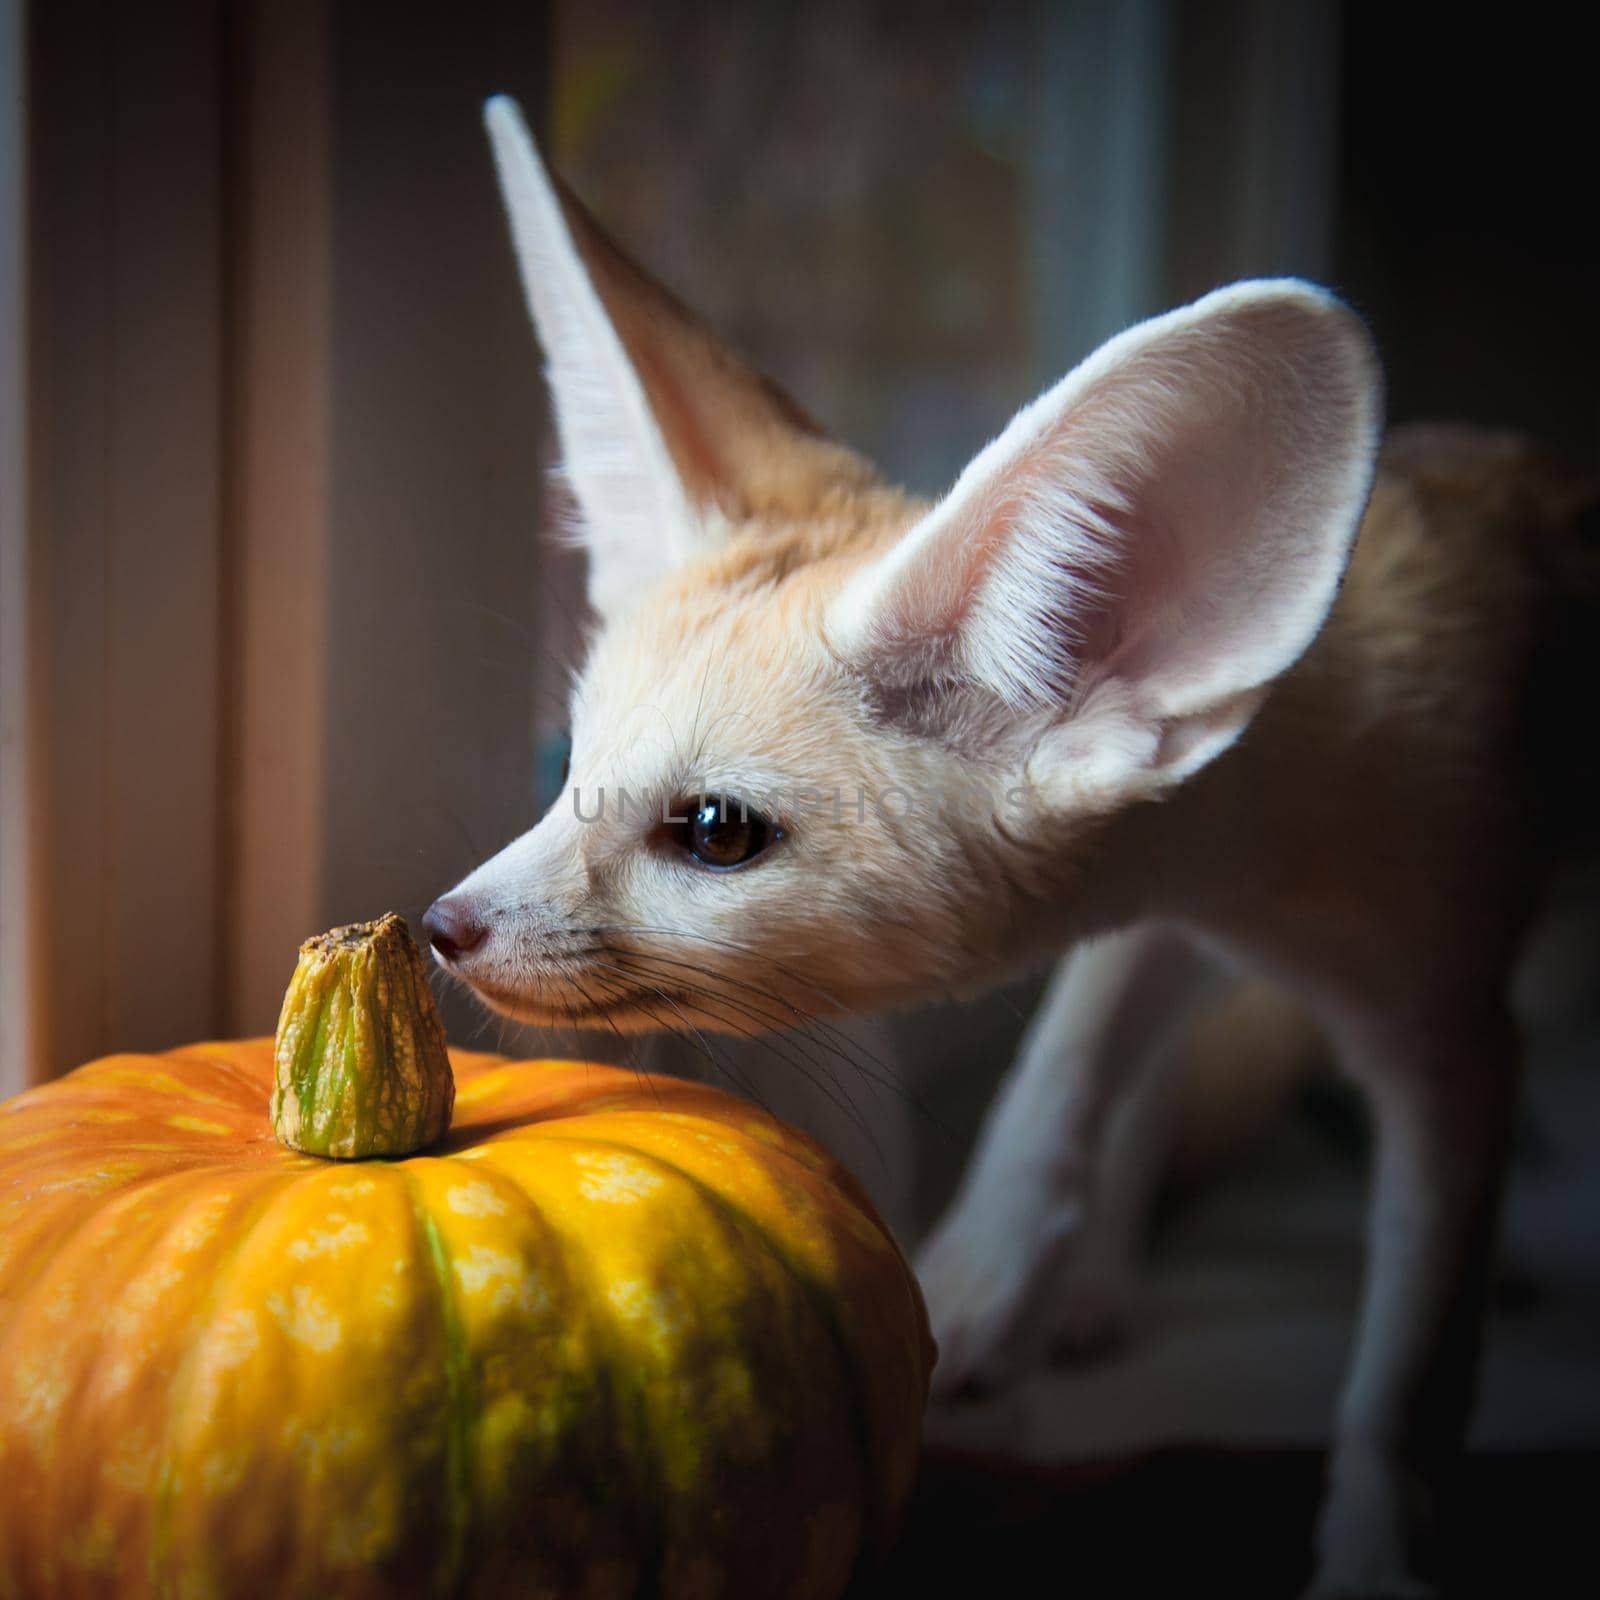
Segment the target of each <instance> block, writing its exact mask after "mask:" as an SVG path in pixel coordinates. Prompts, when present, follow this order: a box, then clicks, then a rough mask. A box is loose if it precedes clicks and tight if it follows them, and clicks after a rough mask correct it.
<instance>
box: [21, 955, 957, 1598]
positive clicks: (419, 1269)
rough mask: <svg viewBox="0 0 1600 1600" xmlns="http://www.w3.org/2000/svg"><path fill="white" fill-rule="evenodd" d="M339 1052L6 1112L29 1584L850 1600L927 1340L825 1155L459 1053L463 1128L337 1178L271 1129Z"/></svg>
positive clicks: (59, 1093)
mask: <svg viewBox="0 0 1600 1600" xmlns="http://www.w3.org/2000/svg"><path fill="white" fill-rule="evenodd" d="M303 967H304V963H303ZM310 987H311V988H312V989H316V987H317V986H315V985H311V986H310ZM333 989H337V985H334V986H333ZM356 989H359V985H357V986H356ZM356 989H352V990H351V991H350V993H351V994H353V993H356ZM331 992H332V991H331V990H330V988H329V986H328V985H323V986H322V987H321V989H320V990H317V993H316V994H315V995H313V996H312V998H311V999H310V1000H309V1001H307V1002H306V1003H307V1004H309V1005H311V1006H313V1007H316V1006H327V1005H332V1004H333V1003H334V1002H332V1001H330V999H329V996H330V993H331ZM424 992H425V986H424ZM291 994H293V989H291ZM349 998H350V996H349V994H347V995H346V1000H347V1001H349ZM356 998H357V1000H359V998H360V997H359V994H357V995H356ZM429 1004H430V1005H431V1002H429ZM291 1009H292V1008H291V1007H289V1006H287V1005H286V1008H285V1010H286V1018H288V1019H289V1020H290V1021H293V1017H291V1016H290V1012H291ZM335 1009H337V1007H335ZM341 1015H342V1016H343V1018H344V1019H345V1022H346V1023H347V1024H349V1026H350V1027H351V1028H353V1027H354V1026H355V1023H356V1021H358V1020H359V1018H360V1015H361V1006H360V1005H359V1004H356V1003H354V1002H351V1003H345V1004H344V1008H343V1011H342V1013H341ZM424 1031H426V1030H425V1029H424ZM322 1032H323V1036H324V1042H325V1043H327V1042H328V1041H329V1040H332V1041H333V1042H334V1043H335V1044H337V1043H338V1037H339V1030H338V1027H337V1026H333V1025H331V1024H328V1023H327V1020H326V1018H324V1024H323V1025H322ZM380 1032H381V1030H380ZM346 1037H347V1038H348V1037H353V1034H347V1035H346ZM367 1037H368V1038H369V1040H370V1038H371V1037H372V1030H371V1028H368V1029H367ZM283 1038H284V1029H283V1028H282V1027H280V1034H279V1043H280V1046H281V1044H282V1041H283ZM328 1053H329V1055H330V1056H334V1057H338V1058H339V1059H340V1060H341V1061H342V1062H343V1069H350V1070H355V1075H356V1078H357V1079H361V1074H362V1072H363V1071H365V1070H367V1069H368V1068H369V1067H371V1066H372V1062H371V1060H366V1061H363V1060H362V1059H360V1058H359V1057H360V1053H359V1052H357V1053H356V1055H351V1054H349V1053H348V1052H346V1053H344V1054H343V1055H341V1054H340V1051H339V1050H338V1049H330V1050H329V1052H328ZM378 1053H379V1054H380V1055H381V1054H382V1051H381V1050H380V1051H379V1052H378ZM368 1054H369V1056H370V1054H371V1052H370V1051H369V1052H368ZM398 1055H399V1057H403V1058H405V1062H409V1063H410V1065H411V1066H413V1067H414V1066H415V1058H414V1056H413V1057H406V1056H405V1051H404V1050H403V1049H402V1050H401V1051H399V1052H398ZM307 1059H308V1058H307V1057H306V1056H305V1054H304V1052H302V1053H301V1054H300V1055H299V1056H298V1057H297V1056H296V1055H295V1052H294V1051H293V1050H292V1049H291V1050H287V1051H284V1050H281V1049H280V1052H279V1055H278V1059H277V1060H276V1061H275V1055H274V1042H273V1041H272V1040H270V1039H258V1040H246V1041H243V1042H232V1043H213V1044H199V1045H194V1046H191V1047H188V1048H184V1049H177V1050H172V1051H169V1052H167V1053H166V1054H163V1055H118V1056H110V1057H107V1058H105V1059H103V1060H100V1061H96V1062H92V1063H90V1064H89V1065H88V1066H85V1067H80V1068H79V1069H78V1070H77V1071H76V1072H73V1073H71V1074H69V1075H68V1076H67V1077H65V1078H63V1079H60V1080H58V1081H57V1082H55V1083H52V1084H48V1085H45V1086H43V1087H40V1088H37V1089H33V1090H31V1091H29V1092H27V1093H25V1094H22V1095H20V1096H18V1097H16V1098H15V1099H13V1100H11V1101H9V1102H7V1103H6V1104H5V1105H4V1106H0V1472H3V1474H4V1482H5V1489H4V1491H3V1493H0V1596H34V1595H46V1594H48V1595H84V1596H89V1595H96V1596H98V1595H107V1596H111V1595H114V1596H117V1597H119V1600H124V1597H131V1596H137V1595H163V1596H166V1595H171V1596H177V1597H183V1600H191V1597H201V1596H219V1597H229V1600H232V1597H235V1596H272V1597H279V1596H296V1595H305V1596H317V1597H319V1600H322V1597H327V1596H352V1597H359V1596H374V1597H376V1596H391V1595H508V1596H510V1595H515V1596H519V1597H532V1596H569V1595H570V1596H584V1597H596V1600H598V1597H602V1596H611V1595H617V1596H627V1595H637V1594H644V1593H648V1594H651V1595H659V1596H662V1597H672V1596H707V1597H710V1596H728V1597H736V1600H749V1597H756V1596H759V1597H765V1596H774V1597H776V1596H795V1597H825V1596H833V1595H837V1594H838V1593H839V1592H840V1591H841V1590H842V1589H843V1588H844V1587H845V1585H846V1584H847V1582H848V1581H849V1579H850V1575H851V1573H852V1571H854V1570H856V1569H858V1568H859V1567H860V1565H861V1564H862V1563H863V1562H864V1561H865V1562H868V1563H870V1562H871V1561H873V1560H874V1559H875V1558H876V1556H877V1555H878V1554H879V1553H880V1552H881V1551H882V1550H883V1549H884V1548H885V1546H886V1544H887V1543H888V1542H889V1541H890V1540H891V1538H892V1536H893V1534H894V1532H895V1530H896V1526H897V1523H898V1522H899V1520H900V1518H901V1515H902V1513H903V1510H904V1507H905V1503H906V1499H907V1497H908V1494H909V1490H910V1485H911V1481H912V1477H913V1474H914V1469H915V1461H916V1455H917V1449H918V1443H919V1431H920V1425H921V1414H922V1409H923V1404H924V1401H925V1398H926V1392H927V1379H928V1373H929V1370H930V1368H931V1366H932V1361H933V1347H932V1342H931V1340H930V1338H929V1334H928V1328H927V1320H926V1316H925V1313H924V1311H923V1307H922V1302H921V1299H920V1296H919V1294H918V1292H917V1289H916V1285H915V1282H914V1279H913V1278H912V1276H911V1274H910V1271H909V1269H908V1268H907V1266H906V1264H905V1262H904V1260H903V1259H902V1257H901V1255H900V1253H899V1251H898V1250H897V1249H896V1247H895V1244H894V1241H893V1240H892V1238H891V1236H890V1234H889V1232H888V1230H887V1229H886V1227H885V1225H884V1224H883V1223H882V1222H881V1221H880V1219H879V1218H878V1217H877V1215H876V1214H875V1212H874V1211H873V1209H872V1206H871V1205H870V1203H869V1202H868V1201H867V1199H866V1197H865V1196H864V1194H863V1193H862V1191H861V1190H860V1188H859V1187H858V1186H857V1184H856V1183H855V1182H854V1181H853V1179H852V1178H851V1177H850V1176H849V1174H848V1173H846V1172H845V1171H844V1170H843V1169H842V1168H841V1167H840V1166H839V1165H838V1164H837V1163H836V1162H835V1161H833V1160H832V1159H831V1158H830V1157H829V1156H828V1155H827V1154H826V1153H825V1152H824V1151H823V1150H822V1149H821V1148H819V1147H818V1146H817V1145H815V1144H814V1143H812V1142H811V1141H810V1140H808V1139H807V1138H805V1137H804V1136H802V1135H801V1134H799V1133H797V1132H794V1131H793V1130H791V1129H788V1128H786V1127H785V1126H783V1125H782V1124H780V1123H779V1122H778V1121H776V1120H775V1119H774V1118H772V1117H771V1116H768V1115H766V1114H765V1113H764V1112H762V1111H760V1110H757V1109H754V1108H753V1107H752V1106H750V1105H749V1104H747V1103H746V1102H744V1101H741V1100H739V1099H736V1098H734V1097H733V1096H731V1095H727V1094H724V1093H722V1092H720V1091H718V1090H715V1089H712V1088H709V1087H705V1086H702V1085H697V1084H691V1083H687V1082H680V1081H677V1080H673V1079H666V1078H659V1077H655V1078H646V1077H640V1076H638V1075H636V1074H634V1073H631V1072H627V1071H622V1070H619V1069H615V1068H610V1067H602V1066H597V1065H592V1064H588V1063H583V1062H573V1061H508V1060H504V1059H502V1058H499V1057H496V1056H490V1055H483V1054H477V1053H473V1052H468V1051H459V1050H458V1051H452V1052H450V1056H449V1062H448V1065H449V1066H450V1067H451V1068H452V1069H453V1073H454V1085H455V1087H454V1095H455V1120H454V1123H453V1126H451V1128H450V1130H449V1132H448V1133H447V1134H445V1136H444V1137H443V1138H442V1139H441V1140H440V1141H438V1142H437V1143H435V1144H434V1145H432V1146H431V1147H430V1148H428V1149H427V1150H426V1151H424V1152H422V1153H420V1154H415V1155H412V1156H409V1157H406V1158H404V1159H372V1160H359V1161H356V1160H346V1161H329V1160H324V1159H319V1158H318V1157H316V1156H313V1155H309V1154H305V1153H303V1152H300V1151H297V1150H294V1149H291V1148H289V1147H288V1146H286V1145H285V1144H284V1143H283V1142H282V1141H280V1140H279V1139H278V1138H276V1137H274V1133H273V1127H272V1120H271V1114H272V1107H273V1101H274V1090H275V1089H276V1091H277V1095H276V1098H277V1101H278V1110H279V1112H280V1121H281V1120H282V1116H283V1114H284V1112H285V1109H286V1108H285V1104H284V1101H285V1096H286V1093H287V1097H288V1099H289V1100H290V1101H292V1102H293V1103H294V1106H295V1107H296V1109H295V1110H293V1111H290V1112H289V1113H288V1115H289V1117H290V1120H298V1122H299V1125H300V1126H302V1127H303V1126H307V1125H308V1124H309V1122H310V1121H312V1120H314V1117H302V1116H301V1115H300V1110H301V1109H303V1108H302V1106H301V1102H302V1101H303V1100H304V1099H305V1096H304V1094H297V1093H296V1083H297V1080H296V1078H295V1063H296V1062H297V1061H298V1062H299V1064H300V1067H301V1069H302V1070H301V1076H300V1079H299V1080H298V1088H299V1090H301V1091H306V1090H310V1091H311V1099H312V1100H313V1101H314V1100H315V1098H316V1095H315V1085H314V1084H311V1083H310V1081H309V1079H308V1078H307V1075H306V1071H305V1063H306V1060H307ZM285 1062H287V1063H288V1066H287V1068H286V1067H285ZM352 1063H354V1069H352ZM402 1064H404V1062H403V1063H402ZM379 1065H381V1063H379ZM401 1076H404V1074H403V1073H402V1074H401ZM413 1076H416V1074H415V1073H413ZM423 1076H426V1074H424V1075H423ZM362 1081H364V1080H362ZM286 1085H287V1091H286V1088H285V1086H286ZM432 1092H433V1094H434V1100H435V1102H436V1101H437V1098H438V1094H437V1084H435V1086H434V1090H433V1091H432ZM335 1099H337V1097H335ZM352 1103H354V1104H356V1105H357V1106H358V1107H359V1106H362V1105H367V1104H368V1103H369V1102H368V1101H366V1100H363V1098H362V1097H361V1096H359V1095H357V1096H355V1099H354V1101H353V1102H352ZM313 1109H314V1108H313ZM414 1111H415V1108H414V1107H413V1110H412V1111H411V1112H407V1113H405V1115H407V1116H410V1117H411V1119H412V1121H411V1126H413V1128H421V1127H422V1126H423V1125H424V1124H425V1123H426V1120H427V1119H426V1118H422V1119H421V1121H420V1122H419V1121H418V1119H417V1118H416V1116H415V1115H414ZM446 1114H447V1115H448V1111H447V1113H446ZM335 1120H337V1119H335ZM379 1120H380V1121H382V1120H383V1119H381V1118H380V1119H379ZM324 1121H327V1119H326V1118H324ZM369 1121H370V1119H369ZM324 1132H325V1133H326V1132H327V1129H326V1128H325V1129H324ZM319 1137H320V1135H319ZM329 1137H330V1139H331V1142H332V1143H334V1144H337V1143H338V1142H339V1133H338V1130H337V1128H335V1129H334V1130H333V1132H332V1134H330V1135H329Z"/></svg>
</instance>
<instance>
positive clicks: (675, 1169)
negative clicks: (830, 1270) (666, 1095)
mask: <svg viewBox="0 0 1600 1600" xmlns="http://www.w3.org/2000/svg"><path fill="white" fill-rule="evenodd" d="M715 1126H716V1127H717V1131H718V1133H719V1134H722V1133H732V1134H739V1130H738V1129H737V1128H734V1127H732V1126H731V1125H728V1124H723V1123H717V1124H715ZM739 1137H741V1138H742V1139H746V1140H747V1141H748V1143H750V1144H751V1145H753V1146H755V1147H756V1148H757V1150H758V1151H759V1153H760V1155H761V1156H762V1158H763V1159H770V1158H772V1157H774V1156H781V1155H786V1154H787V1152H785V1151H784V1150H782V1149H781V1148H780V1147H779V1146H777V1145H771V1144H768V1143H766V1142H765V1141H764V1140H760V1139H752V1138H749V1136H748V1135H739ZM543 1138H544V1139H545V1140H547V1141H549V1142H553V1143H560V1144H582V1145H585V1146H587V1147H588V1148H590V1149H609V1150H615V1151H618V1152H619V1153H621V1154H624V1155H626V1156H628V1157H629V1159H631V1160H635V1161H644V1162H648V1163H652V1164H654V1165H655V1166H657V1167H659V1168H661V1169H662V1170H663V1171H665V1172H669V1173H671V1174H672V1175H673V1176H674V1177H677V1178H680V1179H682V1181H683V1182H684V1183H686V1184H688V1185H689V1187H690V1188H692V1189H693V1190H694V1191H695V1192H696V1194H697V1195H698V1196H699V1197H700V1199H701V1200H703V1201H704V1202H706V1203H707V1205H708V1206H709V1208H710V1209H711V1210H713V1211H715V1212H719V1213H721V1214H724V1215H726V1216H727V1217H729V1218H731V1219H732V1222H733V1224H734V1226H735V1227H736V1228H737V1229H738V1231H739V1232H740V1233H742V1234H747V1235H751V1236H754V1237H755V1238H756V1239H758V1240H759V1241H760V1243H761V1245H762V1247H763V1248H764V1249H765V1250H766V1251H767V1253H768V1254H769V1255H770V1256H771V1257H772V1259H773V1260H775V1261H776V1262H777V1263H778V1265H779V1266H780V1267H782V1268H783V1269H784V1271H785V1272H786V1273H787V1274H788V1275H789V1277H790V1278H792V1279H793V1280H794V1282H795V1283H796V1284H797V1285H798V1286H799V1288H800V1290H801V1292H802V1294H803V1295H804V1297H805V1300H806V1302H807V1304H809V1305H810V1306H811V1307H812V1309H813V1311H814V1312H816V1313H817V1314H818V1316H819V1320H820V1321H821V1323H822V1325H823V1327H824V1328H826V1329H827V1332H828V1337H829V1340H830V1341H831V1343H832V1344H833V1347H834V1354H835V1358H836V1359H837V1361H838V1364H839V1368H840V1376H841V1378H842V1379H843V1381H844V1383H845V1385H846V1389H847V1392H848V1395H849V1399H850V1402H851V1403H850V1404H849V1405H848V1406H847V1407H846V1408H845V1409H846V1413H847V1415H848V1416H849V1418H850V1423H851V1428H852V1431H853V1432H854V1434H855V1436H856V1449H857V1453H858V1456H859V1461H860V1469H861V1480H862V1484H863V1489H864V1493H865V1495H866V1498H867V1508H866V1509H867V1513H868V1514H867V1515H864V1516H863V1518H862V1524H863V1526H862V1533H861V1557H862V1559H863V1560H864V1559H865V1558H867V1557H868V1555H869V1554H872V1553H874V1552H872V1551H871V1550H870V1549H869V1546H874V1545H877V1544H878V1543H879V1542H880V1541H881V1539H882V1536H883V1535H882V1530H881V1529H880V1527H879V1522H880V1518H881V1516H882V1513H883V1506H882V1505H881V1504H880V1503H879V1502H880V1501H881V1499H882V1498H883V1495H884V1493H885V1492H886V1491H884V1490H881V1489H880V1490H877V1491H875V1490H874V1487H873V1486H874V1484H875V1482H876V1479H875V1478H874V1472H873V1469H874V1467H875V1465H876V1461H877V1451H876V1449H875V1448H874V1445H873V1441H872V1437H871V1432H870V1429H869V1427H868V1423H867V1418H868V1415H869V1407H868V1405H867V1395H868V1393H869V1389H868V1386H867V1384H866V1382H865V1380H864V1375H863V1373H862V1370H861V1366H860V1363H859V1361H858V1358H857V1356H856V1352H855V1351H854V1349H853V1348H852V1345H851V1341H850V1339H849V1337H848V1336H847V1334H846V1332H845V1329H844V1327H843V1325H842V1324H841V1322H840V1321H839V1318H838V1316H837V1315H836V1313H835V1312H834V1309H833V1307H832V1305H831V1304H830V1303H829V1299H828V1290H827V1286H826V1285H825V1284H823V1283H821V1282H819V1281H818V1279H817V1278H816V1277H814V1276H813V1275H812V1273H811V1272H810V1271H809V1270H808V1269H807V1268H806V1267H805V1265H804V1263H803V1262H801V1261H799V1260H798V1259H797V1258H796V1257H795V1256H794V1255H793V1253H792V1252H791V1251H789V1250H787V1249H786V1248H784V1246H783V1244H782V1242H781V1241H780V1240H779V1239H777V1238H776V1237H775V1236H774V1235H773V1234H772V1232H771V1231H770V1230H769V1229H768V1228H767V1227H765V1226H764V1225H763V1224H762V1222H761V1221H760V1220H759V1219H758V1218H757V1217H755V1216H753V1215H752V1214H751V1213H750V1212H749V1211H747V1210H745V1208H744V1207H743V1206H740V1205H739V1204H737V1203H736V1202H735V1201H733V1200H730V1199H729V1198H728V1196H727V1195H725V1194H722V1193H721V1192H719V1191H718V1190H717V1189H716V1188H715V1187H713V1186H712V1185H710V1184H708V1183H707V1182H706V1181H705V1180H704V1179H703V1178H700V1177H697V1176H696V1175H695V1174H694V1173H693V1172H691V1171H689V1170H688V1169H687V1168H685V1167H683V1166H681V1165H679V1164H678V1163H677V1162H675V1161H673V1160H671V1159H670V1158H669V1157H666V1156H662V1155H658V1154H657V1153H656V1152H655V1151H653V1150H642V1149H640V1148H639V1147H637V1146H635V1145H630V1144H626V1143H624V1142H623V1141H621V1140H612V1139H604V1138H599V1137H594V1138H578V1137H576V1136H572V1137H567V1136H563V1135H560V1134H546V1135H543ZM494 1142H500V1141H498V1140H497V1141H494ZM504 1142H506V1143H518V1142H525V1143H533V1142H536V1141H534V1140H526V1141H516V1140H506V1141H504ZM790 1159H793V1158H790ZM795 1164H796V1165H797V1166H801V1167H804V1168H805V1170H806V1171H808V1172H812V1174H813V1176H815V1175H816V1174H815V1173H814V1171H813V1169H811V1168H809V1167H806V1166H805V1163H803V1162H796V1163H795ZM878 1226H879V1229H880V1231H882V1229H881V1224H880V1225H878Z"/></svg>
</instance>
